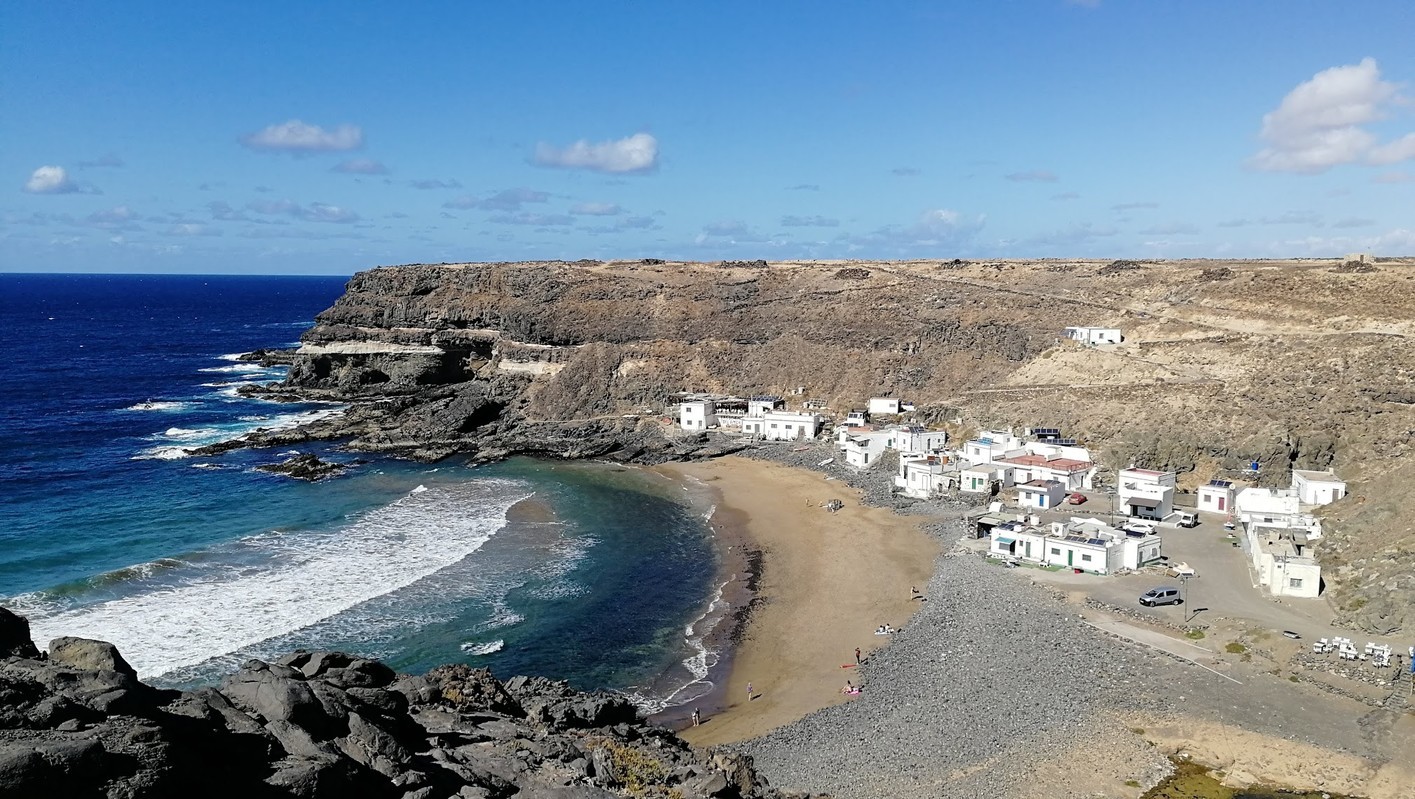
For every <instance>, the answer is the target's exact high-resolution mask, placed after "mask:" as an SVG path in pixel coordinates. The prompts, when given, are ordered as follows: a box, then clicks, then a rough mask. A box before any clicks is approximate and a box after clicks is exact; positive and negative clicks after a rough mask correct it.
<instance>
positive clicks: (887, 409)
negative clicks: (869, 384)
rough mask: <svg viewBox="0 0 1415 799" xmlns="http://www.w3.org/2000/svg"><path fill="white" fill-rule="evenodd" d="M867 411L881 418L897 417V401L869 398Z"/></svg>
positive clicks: (884, 398) (890, 398)
mask: <svg viewBox="0 0 1415 799" xmlns="http://www.w3.org/2000/svg"><path fill="white" fill-rule="evenodd" d="M869 411H870V413H871V414H876V413H877V414H880V415H881V416H897V415H898V414H899V400H897V399H895V398H894V397H870V404H869Z"/></svg>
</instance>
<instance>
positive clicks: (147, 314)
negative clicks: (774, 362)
mask: <svg viewBox="0 0 1415 799" xmlns="http://www.w3.org/2000/svg"><path fill="white" fill-rule="evenodd" d="M339 291H340V283H339V281H333V280H329V279H289V278H287V279H275V278H210V277H203V278H183V277H178V278H174V277H160V278H159V277H112V276H17V275H6V276H0V319H2V320H3V322H4V324H3V327H0V330H3V335H4V336H5V337H6V341H4V342H3V343H4V344H5V345H7V351H9V352H12V353H14V352H25V353H27V357H25V358H21V359H19V362H18V363H16V364H13V365H12V366H11V368H10V375H9V378H10V379H9V380H7V381H4V383H3V385H0V408H3V410H0V422H3V425H0V604H4V605H6V606H8V607H11V608H12V609H14V610H17V611H19V612H23V613H25V614H26V615H28V616H29V617H30V619H31V623H32V625H33V628H34V632H35V638H36V639H37V640H40V641H41V642H43V641H45V640H48V638H49V637H53V636H58V635H81V636H86V637H94V638H101V639H104V640H110V641H113V642H114V643H116V644H118V646H119V648H120V649H121V650H122V651H123V653H124V655H125V656H126V657H127V658H128V659H129V660H130V661H131V662H132V663H133V665H134V666H135V667H136V668H137V669H138V670H139V672H140V673H141V674H142V675H143V676H144V677H145V678H148V679H151V680H153V681H155V682H158V683H162V684H169V685H186V684H192V683H200V682H207V681H211V680H213V679H215V678H217V677H218V676H219V675H220V674H222V673H224V672H226V671H229V670H230V669H231V668H232V667H234V666H235V665H236V664H238V663H239V662H241V661H242V660H244V659H246V658H248V657H251V656H261V657H267V656H271V655H275V654H278V653H281V652H284V651H288V650H290V649H293V648H297V647H304V648H341V649H347V650H350V651H354V652H359V653H362V654H366V655H372V656H377V657H380V658H383V659H385V660H387V661H388V662H389V663H390V664H391V665H393V666H394V667H395V668H398V669H400V670H405V671H413V672H418V671H423V670H426V669H428V668H430V667H432V666H434V665H438V664H441V663H446V662H458V661H461V662H467V663H472V664H475V665H486V666H490V667H492V668H493V669H495V670H496V671H497V672H498V673H499V674H502V675H509V674H513V673H532V674H541V675H545V676H549V677H555V678H563V679H567V680H569V681H570V682H571V683H572V684H574V685H576V686H577V687H581V688H599V687H607V688H614V689H619V690H624V691H627V692H630V693H631V694H634V695H636V696H637V697H638V698H639V699H640V700H641V701H642V702H643V703H644V705H645V706H646V707H648V708H650V709H656V708H658V707H661V706H662V705H663V704H664V703H665V702H666V701H667V699H668V697H670V696H672V695H674V694H675V693H676V694H677V701H689V700H690V699H691V698H692V697H693V696H694V695H696V694H697V693H698V692H699V691H700V690H706V688H707V686H706V685H705V684H703V683H701V682H699V683H698V684H697V685H696V686H695V687H693V688H691V689H689V690H688V691H686V692H680V689H681V688H682V686H684V685H686V684H689V683H693V682H694V681H697V680H699V678H701V677H702V676H703V672H704V669H703V665H704V662H705V660H706V659H707V658H708V657H709V656H708V655H707V654H706V653H704V652H703V651H702V650H701V644H700V642H699V640H698V639H697V638H696V637H694V636H692V635H688V634H686V630H687V628H688V625H690V624H691V623H693V622H694V620H695V619H697V618H698V616H699V615H701V614H702V613H703V610H704V608H705V607H706V606H707V605H708V603H709V602H710V600H711V596H710V595H711V593H712V591H713V589H714V577H715V566H714V563H715V559H714V553H713V549H712V546H711V540H710V537H709V536H710V532H709V530H708V528H707V525H706V523H705V521H704V520H703V518H702V514H703V510H702V509H701V508H696V507H694V506H693V505H692V504H691V503H690V502H689V501H688V500H687V495H686V494H685V492H683V491H682V489H681V488H680V487H678V486H677V485H675V484H673V483H671V482H668V481H666V480H663V479H662V478H660V477H658V476H657V475H655V474H653V473H652V472H648V471H645V470H640V469H627V468H624V467H619V466H614V465H608V464H584V463H578V464H577V463H548V462H538V461H533V460H528V459H521V460H514V461H510V462H506V463H501V464H495V465H491V466H484V467H480V468H469V467H467V466H464V465H462V464H459V463H457V462H455V461H452V460H449V461H446V462H443V463H441V464H436V465H427V464H414V463H408V462H401V461H396V460H392V459H386V458H376V457H375V458H370V457H369V456H366V455H360V454H357V453H347V452H341V451H339V450H338V449H337V447H332V446H327V445H321V446H306V447H301V448H300V450H301V451H307V452H315V453H316V454H319V455H320V456H321V457H326V458H329V459H332V460H340V461H344V462H349V463H351V464H353V465H354V468H353V469H352V470H351V471H350V472H349V473H348V475H347V476H344V477H340V478H337V479H334V480H328V481H323V482H320V483H313V484H312V483H304V482H300V481H295V480H291V479H289V478H284V477H279V476H275V475H269V474H265V473H263V472H259V471H256V470H254V469H253V467H254V466H255V465H256V464H259V463H268V462H272V461H275V460H280V459H282V458H283V457H285V456H287V455H288V454H289V452H272V451H236V452H232V453H227V454H225V455H222V456H218V457H210V458H202V457H194V456H192V455H190V453H189V452H188V451H187V450H188V449H189V448H190V447H192V446H195V445H199V444H202V443H210V442H212V441H219V440H223V439H226V438H230V437H232V436H234V435H238V434H240V433H242V432H245V431H248V430H252V429H255V428H257V427H272V426H279V425H285V424H291V423H293V422H295V421H298V420H300V419H302V418H308V417H310V416H312V415H317V414H327V413H337V412H338V411H339V407H338V406H331V405H315V404H295V405H280V404H275V403H269V402H260V401H253V400H248V399H244V398H242V397H240V396H238V395H237V394H236V393H235V388H236V387H237V386H238V385H239V384H240V383H243V382H261V381H268V380H274V379H278V378H280V377H281V376H282V372H281V371H280V370H278V369H260V368H258V367H255V366H253V365H250V364H245V363H241V362H238V361H236V360H234V356H235V355H236V354H237V353H240V352H244V351H248V350H251V349H254V348H256V347H278V346H286V345H291V344H293V343H295V339H296V338H297V336H298V334H299V332H300V331H302V330H303V329H305V328H306V327H307V326H308V325H309V324H310V323H311V320H312V318H313V315H314V314H315V313H316V312H318V311H319V310H321V309H322V308H324V307H327V306H328V305H329V304H330V303H331V302H332V301H333V299H334V298H335V297H337V296H338V294H339ZM522 501H525V503H526V504H525V505H522V506H521V507H520V508H518V510H517V511H516V512H514V513H512V514H511V515H512V519H511V520H510V521H508V518H507V517H508V511H510V509H511V508H512V507H513V506H515V505H516V504H517V503H518V502H522ZM697 626H698V627H701V626H702V624H698V625H697Z"/></svg>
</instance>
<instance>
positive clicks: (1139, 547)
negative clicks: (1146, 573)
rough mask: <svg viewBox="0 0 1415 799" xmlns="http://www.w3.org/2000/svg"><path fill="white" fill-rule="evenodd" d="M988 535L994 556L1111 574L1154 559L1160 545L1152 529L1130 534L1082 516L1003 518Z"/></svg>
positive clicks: (1136, 567) (991, 552) (1159, 540)
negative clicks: (1042, 521) (1040, 522)
mask: <svg viewBox="0 0 1415 799" xmlns="http://www.w3.org/2000/svg"><path fill="white" fill-rule="evenodd" d="M1033 518H1035V517H1033ZM989 538H990V541H989V542H988V552H989V554H991V555H993V556H995V557H1002V558H1017V559H1019V560H1024V561H1029V562H1032V563H1040V564H1042V565H1044V566H1061V567H1063V568H1068V569H1080V570H1082V571H1086V572H1091V573H1093V574H1113V573H1115V572H1118V571H1121V570H1124V569H1138V568H1140V567H1141V566H1144V565H1147V564H1150V563H1155V562H1157V561H1159V559H1160V555H1161V554H1162V553H1161V550H1162V547H1163V542H1162V540H1161V539H1160V537H1159V536H1158V535H1156V534H1154V533H1145V534H1129V533H1125V532H1122V531H1120V530H1116V529H1114V528H1113V527H1111V526H1109V525H1107V524H1106V523H1105V522H1102V521H1101V520H1099V519H1083V518H1073V519H1071V521H1070V522H1067V523H1063V522H1052V523H1051V524H1050V525H1047V526H1046V527H1039V526H1036V525H1033V524H1026V523H1022V522H1004V523H1002V524H999V525H997V526H995V527H993V528H992V530H991V532H990V533H989Z"/></svg>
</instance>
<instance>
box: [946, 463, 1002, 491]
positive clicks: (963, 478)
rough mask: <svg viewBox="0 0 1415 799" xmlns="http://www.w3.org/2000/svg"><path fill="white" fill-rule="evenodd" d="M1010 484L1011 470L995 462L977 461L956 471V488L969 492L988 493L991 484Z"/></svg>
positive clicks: (999, 485)
mask: <svg viewBox="0 0 1415 799" xmlns="http://www.w3.org/2000/svg"><path fill="white" fill-rule="evenodd" d="M994 485H996V486H997V487H998V488H1007V487H1008V486H1010V485H1012V470H1011V469H1009V468H1007V467H1006V466H1002V465H1000V464H996V463H979V464H974V465H973V466H969V467H968V468H966V469H963V470H961V471H959V472H958V490H960V491H966V492H968V493H969V494H988V493H991V492H992V490H993V486H994Z"/></svg>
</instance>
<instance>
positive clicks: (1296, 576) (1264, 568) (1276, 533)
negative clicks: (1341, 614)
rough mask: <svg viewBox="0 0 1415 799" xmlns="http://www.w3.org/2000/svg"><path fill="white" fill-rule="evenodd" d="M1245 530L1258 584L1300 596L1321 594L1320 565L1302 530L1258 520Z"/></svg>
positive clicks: (1274, 592)
mask: <svg viewBox="0 0 1415 799" xmlns="http://www.w3.org/2000/svg"><path fill="white" fill-rule="evenodd" d="M1246 533H1247V536H1248V553H1249V555H1250V556H1251V557H1252V559H1253V570H1254V571H1256V572H1257V574H1258V584H1259V585H1261V586H1262V587H1263V588H1264V589H1265V590H1266V591H1267V592H1268V593H1269V594H1271V595H1273V596H1289V597H1301V598H1304V599H1315V598H1316V597H1318V596H1320V595H1321V590H1322V567H1321V566H1318V565H1317V560H1316V558H1315V557H1313V556H1312V551H1311V546H1310V544H1309V543H1308V541H1309V539H1310V536H1308V534H1307V533H1306V531H1304V530H1301V529H1296V528H1292V527H1285V526H1284V527H1274V526H1269V525H1267V524H1263V523H1261V522H1258V523H1253V524H1249V525H1247V526H1246Z"/></svg>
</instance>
